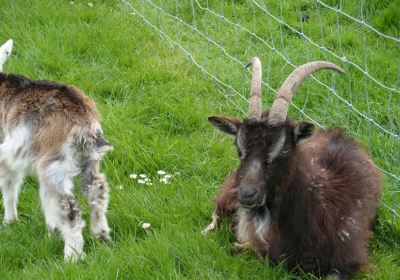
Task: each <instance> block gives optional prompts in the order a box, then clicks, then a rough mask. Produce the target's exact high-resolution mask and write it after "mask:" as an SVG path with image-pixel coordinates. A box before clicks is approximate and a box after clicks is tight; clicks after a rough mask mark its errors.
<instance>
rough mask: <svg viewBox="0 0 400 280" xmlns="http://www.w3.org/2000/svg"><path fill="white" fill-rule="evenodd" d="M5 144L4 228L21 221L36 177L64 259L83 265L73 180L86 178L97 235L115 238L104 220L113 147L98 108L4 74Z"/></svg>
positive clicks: (0, 82) (65, 88)
mask: <svg viewBox="0 0 400 280" xmlns="http://www.w3.org/2000/svg"><path fill="white" fill-rule="evenodd" d="M0 143H1V144H0V185H1V188H2V193H3V202H4V221H5V222H6V223H8V222H11V221H14V220H17V201H18V193H19V189H20V186H21V184H22V181H23V178H24V177H25V175H27V174H36V175H37V177H38V179H39V183H40V199H41V201H42V207H43V211H44V215H45V218H46V223H47V226H48V228H49V230H51V231H53V230H55V229H57V230H58V231H59V232H60V233H61V235H62V237H63V239H64V241H65V248H64V258H65V260H73V261H75V260H77V258H78V257H79V256H80V255H82V254H83V237H82V233H81V230H82V228H83V227H84V224H85V223H84V221H83V220H82V218H81V215H82V208H81V206H80V205H79V204H78V203H77V201H76V199H75V196H74V194H73V178H74V177H75V176H77V175H79V174H80V177H81V182H82V187H83V192H84V195H85V197H86V199H87V200H88V203H89V207H90V225H91V231H92V232H93V233H94V234H95V235H96V237H97V238H99V239H100V240H108V239H109V238H110V236H109V233H110V229H109V227H108V224H107V220H106V216H105V214H106V210H107V206H108V200H109V198H108V186H107V182H106V180H105V176H104V175H103V174H101V173H100V171H99V164H100V160H101V158H102V157H103V155H104V154H105V153H106V152H107V151H109V150H110V149H112V146H111V144H109V143H108V142H107V141H106V140H105V139H104V136H103V132H102V129H101V126H100V116H99V113H98V111H97V109H96V106H95V104H94V103H93V101H91V100H90V99H88V98H87V97H86V96H85V95H84V94H83V92H81V91H80V90H79V89H78V88H76V87H74V86H69V85H62V84H58V83H55V82H51V81H32V80H29V79H27V78H25V77H23V76H20V75H13V74H5V73H2V72H0Z"/></svg>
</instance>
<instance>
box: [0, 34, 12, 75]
mask: <svg viewBox="0 0 400 280" xmlns="http://www.w3.org/2000/svg"><path fill="white" fill-rule="evenodd" d="M13 44H14V42H13V40H12V39H10V40H8V41H7V42H5V43H4V44H3V45H2V46H1V47H0V72H2V71H3V65H4V63H5V62H6V60H7V58H8V57H9V56H10V55H11V51H12V47H13Z"/></svg>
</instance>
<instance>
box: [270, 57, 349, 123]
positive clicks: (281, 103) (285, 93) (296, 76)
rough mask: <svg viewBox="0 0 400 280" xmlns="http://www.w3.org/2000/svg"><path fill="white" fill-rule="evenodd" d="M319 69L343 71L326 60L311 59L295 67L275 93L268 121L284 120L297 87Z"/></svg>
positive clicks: (278, 121)
mask: <svg viewBox="0 0 400 280" xmlns="http://www.w3.org/2000/svg"><path fill="white" fill-rule="evenodd" d="M321 69H332V70H335V71H337V72H340V73H344V70H343V69H342V68H340V67H339V66H337V65H335V64H333V63H330V62H326V61H313V62H309V63H306V64H303V65H301V66H299V67H297V68H296V69H295V70H294V71H293V72H292V73H291V74H290V75H289V76H288V77H287V78H286V80H285V81H284V82H283V84H282V86H281V88H280V89H279V91H278V94H277V95H276V98H275V100H274V103H273V104H272V107H271V110H270V112H269V116H268V122H269V123H280V122H284V121H285V120H286V116H287V112H288V109H289V104H290V102H291V100H292V97H293V95H294V93H295V92H296V90H297V88H298V87H299V86H300V84H301V83H302V82H303V81H304V80H305V79H306V78H307V77H308V76H310V75H311V74H312V73H314V72H316V71H318V70H321Z"/></svg>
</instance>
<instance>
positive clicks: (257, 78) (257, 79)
mask: <svg viewBox="0 0 400 280" xmlns="http://www.w3.org/2000/svg"><path fill="white" fill-rule="evenodd" d="M250 65H252V66H253V77H252V78H251V92H250V102H249V117H254V118H256V119H257V120H260V119H261V75H262V72H261V62H260V59H259V58H258V57H253V58H252V60H251V62H250V63H249V64H247V65H246V68H247V67H249V66H250Z"/></svg>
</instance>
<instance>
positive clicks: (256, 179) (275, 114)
mask: <svg viewBox="0 0 400 280" xmlns="http://www.w3.org/2000/svg"><path fill="white" fill-rule="evenodd" d="M249 65H252V66H253V77H252V82H251V94H250V102H249V117H248V118H246V119H245V120H244V121H243V122H242V121H240V120H238V119H234V118H226V117H215V116H212V117H209V118H208V120H209V121H210V122H211V123H212V124H213V125H214V126H216V127H217V128H218V129H220V130H222V131H223V132H226V133H228V134H231V135H234V136H236V141H235V143H236V147H237V149H238V154H239V156H240V160H241V162H240V167H239V169H238V171H237V172H238V174H239V177H240V184H239V191H238V201H239V203H240V204H242V206H244V207H247V208H254V207H257V206H263V205H264V204H265V203H267V204H268V202H272V200H273V198H274V195H275V191H276V188H277V187H278V186H279V184H281V183H282V182H283V181H282V180H284V179H285V177H287V176H288V175H289V174H288V172H289V169H290V168H289V166H290V163H291V159H292V158H293V156H294V154H295V153H294V152H295V149H296V144H297V143H298V142H299V141H301V140H304V139H306V138H308V137H311V136H312V135H313V134H314V131H315V126H314V124H312V123H309V122H299V123H297V124H292V122H291V121H290V120H288V119H287V111H288V107H289V104H290V101H291V98H292V96H293V94H294V91H295V90H296V89H297V87H298V86H299V85H300V84H301V82H302V81H303V80H304V79H305V78H306V77H308V76H309V75H310V74H312V73H314V72H315V71H317V70H319V69H333V70H335V71H338V72H341V73H343V72H344V71H343V70H342V69H341V68H340V67H338V66H336V65H334V64H332V63H329V62H325V61H316V62H311V63H307V64H304V65H302V66H300V67H299V68H297V69H296V70H294V71H293V72H292V74H290V75H289V77H288V78H287V79H286V80H285V82H284V83H283V85H282V87H281V88H280V89H279V91H278V94H277V97H276V99H275V100H274V103H273V104H272V107H271V110H270V111H269V112H268V113H265V114H264V116H263V114H262V109H261V86H262V83H261V76H262V75H261V74H262V69H261V62H260V60H259V59H258V58H257V57H253V59H252V62H251V63H250V64H249ZM266 115H268V116H266Z"/></svg>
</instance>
